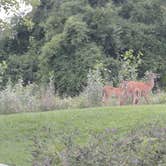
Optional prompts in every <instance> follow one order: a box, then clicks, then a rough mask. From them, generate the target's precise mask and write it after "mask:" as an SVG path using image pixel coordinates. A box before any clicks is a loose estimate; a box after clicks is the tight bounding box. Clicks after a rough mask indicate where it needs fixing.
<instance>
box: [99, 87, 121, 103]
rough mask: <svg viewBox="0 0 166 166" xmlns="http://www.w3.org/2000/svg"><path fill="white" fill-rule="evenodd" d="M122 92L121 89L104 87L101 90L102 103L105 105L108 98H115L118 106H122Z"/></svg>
mask: <svg viewBox="0 0 166 166" xmlns="http://www.w3.org/2000/svg"><path fill="white" fill-rule="evenodd" d="M123 93H124V90H123V89H122V88H121V87H113V86H109V85H106V86H104V87H103V90H102V102H103V103H104V104H105V105H107V104H108V100H109V98H110V97H112V96H115V97H116V98H117V99H118V100H119V104H120V105H122V104H124V102H123V100H122V96H123Z"/></svg>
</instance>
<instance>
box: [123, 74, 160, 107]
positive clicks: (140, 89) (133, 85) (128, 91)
mask: <svg viewBox="0 0 166 166" xmlns="http://www.w3.org/2000/svg"><path fill="white" fill-rule="evenodd" d="M157 76H159V75H157V74H155V73H152V72H148V74H147V78H148V80H147V81H146V82H138V81H125V82H123V83H122V89H124V91H125V96H127V97H131V98H132V104H138V103H139V100H140V98H141V97H144V99H145V101H146V103H149V100H148V94H149V93H150V92H151V91H152V89H153V87H154V84H155V83H154V80H155V79H156V78H157Z"/></svg>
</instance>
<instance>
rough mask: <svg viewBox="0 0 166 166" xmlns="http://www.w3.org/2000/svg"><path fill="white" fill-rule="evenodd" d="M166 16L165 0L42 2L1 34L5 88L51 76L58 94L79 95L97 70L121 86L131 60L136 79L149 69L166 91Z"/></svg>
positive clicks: (44, 80) (2, 76) (57, 0)
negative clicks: (10, 84) (88, 77)
mask: <svg viewBox="0 0 166 166" xmlns="http://www.w3.org/2000/svg"><path fill="white" fill-rule="evenodd" d="M165 16H166V3H165V1H164V0H139V1H135V0H77V1H76V0H40V3H39V4H38V5H36V6H34V7H33V10H32V12H31V13H29V14H28V15H27V16H26V17H18V16H17V17H14V18H13V19H12V22H11V27H10V29H8V28H6V29H5V30H3V33H1V34H0V61H1V62H3V65H4V62H5V65H4V66H5V67H4V71H3V72H1V73H0V74H1V76H0V78H1V85H2V88H3V86H5V84H6V83H7V81H8V80H9V79H10V80H11V81H12V82H13V83H15V82H17V80H18V79H19V78H22V79H23V81H24V84H25V85H26V84H28V83H29V82H36V83H42V84H44V83H47V82H48V81H49V78H50V77H52V78H53V80H54V85H55V89H56V91H58V93H59V94H60V95H69V96H75V95H78V94H79V93H80V92H81V91H82V90H83V89H84V87H85V86H86V84H87V75H88V72H89V70H95V69H96V68H99V70H100V71H101V75H102V77H103V79H105V80H106V81H112V82H113V84H114V85H117V84H118V83H119V75H120V71H121V72H122V71H124V70H123V64H124V62H128V60H130V66H132V64H133V65H137V70H136V72H137V75H138V76H137V78H142V77H143V75H144V73H145V72H146V71H147V70H149V71H150V70H151V71H153V72H156V73H160V75H161V77H160V79H159V84H160V86H161V87H164V86H166V54H165V53H166V17H165ZM128 52H129V54H127V53H128ZM130 55H131V56H130ZM140 55H141V56H140ZM126 56H128V57H126ZM137 59H138V63H136V62H137ZM139 60H141V63H139ZM3 65H1V66H3Z"/></svg>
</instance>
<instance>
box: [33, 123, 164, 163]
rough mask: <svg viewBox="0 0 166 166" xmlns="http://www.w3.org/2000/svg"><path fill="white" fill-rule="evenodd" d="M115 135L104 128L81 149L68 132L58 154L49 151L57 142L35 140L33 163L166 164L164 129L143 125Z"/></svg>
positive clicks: (54, 151)
mask: <svg viewBox="0 0 166 166" xmlns="http://www.w3.org/2000/svg"><path fill="white" fill-rule="evenodd" d="M48 131H49V134H55V135H56V134H57V135H58V133H53V131H50V130H48ZM48 131H47V132H48ZM62 132H63V131H62ZM117 132H118V131H117V130H116V129H112V130H111V129H106V130H105V131H104V132H103V133H99V134H94V135H93V136H92V137H91V139H90V140H89V142H88V143H87V144H86V145H84V146H78V145H76V144H75V143H74V142H75V141H74V140H75V136H76V135H78V133H77V132H75V133H72V132H71V133H70V134H69V135H64V137H63V139H62V138H61V140H60V142H61V143H62V142H63V143H64V147H65V148H64V149H63V150H62V151H57V149H56V148H54V149H52V148H50V147H55V145H54V144H56V143H57V142H55V141H54V140H52V141H49V142H47V141H43V142H42V141H41V140H40V139H39V138H38V140H37V141H36V140H35V142H36V144H37V145H36V148H37V149H36V152H38V155H35V156H34V160H33V162H37V163H38V165H44V163H45V162H46V161H49V164H48V165H49V166H53V165H69V166H84V165H88V166H93V165H96V166H107V165H108V166H109V165H125V166H140V165H144V166H149V165H164V164H165V163H166V128H164V127H162V126H160V125H159V124H157V123H153V124H146V125H144V126H140V127H138V128H137V129H135V130H133V131H130V133H128V134H127V135H125V136H123V137H120V138H117ZM45 134H46V135H48V133H45ZM57 135H56V137H57ZM54 138H55V137H54ZM41 156H42V157H41Z"/></svg>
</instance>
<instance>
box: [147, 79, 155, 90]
mask: <svg viewBox="0 0 166 166" xmlns="http://www.w3.org/2000/svg"><path fill="white" fill-rule="evenodd" d="M147 84H148V85H149V89H152V88H153V87H154V79H153V78H150V79H149V80H148V81H147Z"/></svg>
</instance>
